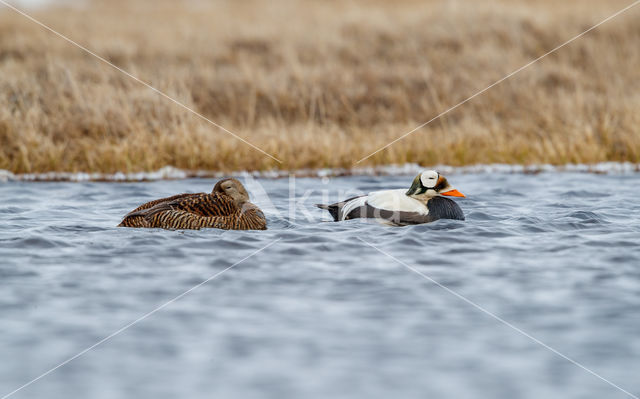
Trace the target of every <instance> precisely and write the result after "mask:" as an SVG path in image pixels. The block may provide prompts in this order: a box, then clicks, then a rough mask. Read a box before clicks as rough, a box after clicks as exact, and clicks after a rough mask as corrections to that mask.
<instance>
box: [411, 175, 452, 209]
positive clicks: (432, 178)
mask: <svg viewBox="0 0 640 399" xmlns="http://www.w3.org/2000/svg"><path fill="white" fill-rule="evenodd" d="M406 194H407V195H408V196H409V197H411V198H415V199H417V200H423V201H424V200H429V199H431V198H433V197H435V196H438V195H445V196H448V197H464V194H462V193H461V192H460V191H458V190H456V189H455V188H453V187H452V186H451V185H450V184H449V182H448V181H447V179H445V177H444V176H442V175H440V173H438V172H436V171H435V170H427V171H424V172H422V173H420V174H419V175H418V176H416V178H415V179H413V183H412V184H411V187H410V188H409V190H408V191H407V192H406Z"/></svg>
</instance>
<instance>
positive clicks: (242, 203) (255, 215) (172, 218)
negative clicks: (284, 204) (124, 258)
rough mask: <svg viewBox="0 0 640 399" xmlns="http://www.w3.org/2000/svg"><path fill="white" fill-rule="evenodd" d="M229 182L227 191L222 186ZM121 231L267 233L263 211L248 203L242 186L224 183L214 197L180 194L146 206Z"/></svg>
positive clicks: (126, 220)
mask: <svg viewBox="0 0 640 399" xmlns="http://www.w3.org/2000/svg"><path fill="white" fill-rule="evenodd" d="M230 180H232V182H231V183H232V185H229V186H228V188H227V186H225V184H222V185H221V183H223V182H229V181H230ZM238 185H239V186H238ZM223 186H224V187H223ZM234 190H235V191H234ZM118 227H146V228H164V229H191V230H197V229H201V228H207V227H209V228H218V229H225V230H266V228H267V221H266V218H265V217H264V214H263V213H262V211H261V210H260V208H258V207H257V206H256V205H254V204H252V203H251V202H249V201H248V194H246V190H244V187H243V186H242V184H241V183H240V182H238V181H237V180H235V179H225V180H221V181H220V182H218V184H216V187H214V190H213V191H212V192H211V193H196V194H178V195H174V196H171V197H167V198H161V199H158V200H154V201H150V202H147V203H145V204H143V205H141V206H139V207H138V208H136V209H134V210H133V211H131V212H129V213H128V214H127V215H126V216H125V217H124V219H123V220H122V222H121V223H120V224H119V225H118Z"/></svg>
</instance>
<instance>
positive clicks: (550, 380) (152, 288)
mask: <svg viewBox="0 0 640 399" xmlns="http://www.w3.org/2000/svg"><path fill="white" fill-rule="evenodd" d="M447 177H448V178H449V181H450V182H451V183H452V184H453V185H454V186H456V188H458V189H459V190H460V191H462V192H464V193H465V194H466V195H467V196H468V198H467V199H461V200H458V201H457V202H458V203H459V204H460V206H461V207H462V209H463V210H464V212H465V214H466V216H467V220H466V221H464V222H461V221H446V220H441V221H438V222H435V223H432V224H429V225H420V226H411V227H389V226H384V225H381V224H378V223H370V222H363V221H361V220H354V221H348V222H342V223H332V222H326V221H323V220H321V217H322V216H323V215H324V214H323V211H321V210H319V209H315V208H312V207H310V205H312V204H314V203H316V202H321V201H322V200H323V196H325V195H324V194H323V190H330V191H329V194H330V199H332V200H336V199H338V198H339V197H343V196H344V195H348V194H353V193H354V192H355V190H361V191H365V192H366V191H371V190H376V189H384V188H402V187H408V186H409V184H410V182H411V180H412V178H413V176H396V177H345V178H333V179H330V180H328V181H327V180H326V179H325V180H321V179H297V180H296V181H295V182H292V181H289V180H287V179H279V180H257V181H248V182H247V186H248V188H249V189H250V191H251V193H252V195H253V197H254V198H255V202H256V203H258V204H259V205H260V206H262V207H263V209H265V213H266V214H267V217H268V219H269V230H268V231H266V232H238V231H221V230H213V229H210V230H202V231H163V230H136V229H123V228H115V226H116V225H117V224H118V223H119V221H120V218H121V216H122V215H124V214H125V213H126V212H128V211H129V210H131V209H132V208H134V207H135V206H137V205H138V204H140V203H142V202H144V201H147V200H150V199H154V198H158V197H162V196H167V195H171V194H175V193H179V192H199V191H209V190H211V187H212V186H213V184H214V183H215V181H214V180H179V181H159V182H151V183H20V182H12V183H4V184H0V221H1V228H0V324H1V328H0V359H1V360H0V397H2V396H4V395H6V394H8V393H10V392H12V391H13V390H15V389H16V388H18V387H20V386H22V385H23V384H25V383H27V382H29V381H30V380H32V379H34V378H36V377H38V376H39V375H41V374H42V373H44V372H46V371H48V370H50V369H52V368H53V367H55V366H57V365H58V364H60V363H62V362H63V361H65V360H67V359H69V358H70V357H72V356H74V355H76V354H78V353H79V352H81V351H83V350H84V349H86V348H88V347H90V346H92V345H94V344H96V343H97V342H99V341H100V340H102V339H104V338H105V337H109V336H110V335H111V334H112V333H114V332H117V331H118V330H119V329H121V328H123V327H125V326H127V325H129V324H130V323H132V322H134V321H136V320H138V319H139V318H141V317H143V316H146V317H145V318H144V319H142V320H140V321H139V322H137V323H136V324H134V325H132V326H131V327H130V328H127V329H125V330H124V331H122V332H121V333H119V334H117V335H114V336H112V337H111V338H109V339H108V340H106V341H104V342H103V343H101V344H100V345H98V346H96V347H95V348H93V349H92V350H90V351H88V352H86V353H84V354H82V355H81V356H79V357H78V358H76V359H74V360H72V361H70V362H69V363H67V364H65V365H63V366H61V367H59V368H58V369H56V370H54V371H52V372H51V373H50V374H48V375H46V376H44V377H43V378H41V379H40V380H38V381H36V382H34V383H33V384H31V385H29V386H27V387H25V388H24V389H22V390H20V391H18V392H16V393H15V394H14V395H13V396H12V397H15V398H36V397H38V398H45V397H46V398H65V399H66V398H117V397H122V398H123V397H129V398H176V397H180V398H211V397H221V398H286V397H305V398H309V397H318V398H319V397H323V398H325V397H345V398H346V397H348V398H355V397H360V398H389V397H398V398H418V397H419V398H434V397H442V398H444V397H447V398H516V397H517V398H551V397H557V398H605V397H606V398H623V397H627V396H626V395H625V394H624V393H623V392H621V391H620V390H618V389H616V388H615V387H613V386H612V385H610V384H608V383H607V382H605V381H603V380H602V379H599V378H598V377H596V376H594V375H592V374H590V373H589V372H587V371H585V370H584V369H582V368H580V367H578V366H576V365H575V364H573V363H571V362H570V361H568V360H567V359H565V358H563V357H561V356H560V355H558V354H557V353H554V352H552V351H551V350H550V349H548V348H545V347H543V346H542V345H540V343H536V342H534V341H533V340H532V339H531V338H529V337H526V336H524V335H523V334H521V333H520V332H518V331H515V330H514V329H513V328H511V327H509V326H507V325H505V324H503V323H501V322H500V321H498V320H496V319H495V318H493V317H491V316H490V315H489V314H487V313H485V312H483V311H481V310H480V309H479V308H482V309H484V310H486V311H487V312H489V313H492V314H494V315H496V316H497V317H499V318H502V319H503V320H505V321H506V322H508V323H511V324H512V325H513V326H515V327H517V328H519V329H521V330H522V331H523V332H526V334H530V335H531V336H532V337H535V338H536V339H538V340H540V341H541V342H543V343H544V344H545V345H548V346H549V347H552V348H554V349H555V350H557V351H558V352H560V353H562V354H563V355H565V356H567V357H569V358H571V359H573V360H574V361H576V362H579V363H580V364H581V365H583V366H584V367H586V368H588V369H590V370H592V371H593V372H594V373H596V374H598V375H600V376H601V377H602V378H604V379H607V380H609V381H610V382H611V383H613V384H616V385H618V386H619V387H621V388H623V389H625V390H627V391H629V392H631V393H633V394H635V395H639V394H640V378H638V376H639V375H640V334H639V332H640V249H639V246H638V239H639V237H640V201H639V200H638V194H640V189H638V183H639V182H640V175H635V174H630V175H617V176H616V175H614V176H605V175H591V174H571V173H549V174H545V173H543V174H538V175H521V174H467V175H451V176H447ZM290 189H293V190H294V192H295V194H294V195H293V196H290V195H289V192H290ZM263 190H264V191H263ZM276 240H278V241H276ZM361 240H364V241H366V242H369V243H371V244H373V245H375V246H377V247H378V248H379V249H380V250H381V251H384V252H385V253H387V254H388V255H386V254H383V253H382V252H380V251H378V250H377V249H375V248H373V247H371V246H369V245H368V244H367V243H365V242H363V241H361ZM265 246H268V247H267V248H266V249H263V250H262V251H260V252H258V253H255V252H256V251H258V250H260V249H262V248H264V247H265ZM247 257H249V258H247ZM245 258H246V259H245ZM394 258H395V259H394ZM243 259H245V260H244V261H242V262H240V263H238V264H236V263H237V262H239V261H241V260H243ZM234 264H236V265H235V266H233V267H232V268H231V269H228V270H226V271H224V269H225V268H228V267H229V266H232V265H234ZM223 271H224V272H223ZM220 272H223V273H222V274H218V273H220ZM212 276H216V277H214V278H213V279H211V280H210V281H208V282H206V283H205V284H203V285H201V286H199V287H197V288H195V289H194V290H192V291H190V292H188V293H187V294H186V295H184V296H182V297H180V298H179V299H177V300H176V301H174V302H173V303H170V304H168V305H167V306H165V307H163V308H161V309H159V310H157V312H154V313H152V314H149V312H152V311H153V310H154V309H157V308H158V307H159V306H161V305H163V304H165V303H167V301H169V300H171V299H172V298H175V297H176V296H179V295H180V294H182V293H184V292H186V291H187V290H189V289H191V288H192V287H194V286H196V285H197V284H199V283H201V282H203V281H205V280H207V279H209V278H210V277H212ZM436 282H437V283H438V284H441V285H442V286H439V285H438V284H437V283H436ZM443 286H444V287H446V288H448V289H449V290H451V291H448V290H447V289H445V288H443ZM456 294H457V295H460V296H461V297H459V296H456ZM462 297H463V298H465V299H466V300H468V301H469V302H467V301H465V299H463V298H462ZM470 302H472V303H473V304H476V305H477V306H478V307H475V306H474V305H472V304H471V303H470Z"/></svg>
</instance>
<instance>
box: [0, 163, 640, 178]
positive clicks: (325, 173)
mask: <svg viewBox="0 0 640 399" xmlns="http://www.w3.org/2000/svg"><path fill="white" fill-rule="evenodd" d="M425 169H434V170H438V171H440V172H442V173H444V174H447V175H453V174H471V173H506V174H518V173H521V174H531V173H562V172H564V173H593V174H631V173H638V172H640V163H632V162H599V163H594V164H565V165H551V164H531V165H511V164H475V165H467V166H449V165H432V166H422V165H418V164H415V163H407V164H403V165H382V166H371V167H360V168H351V169H346V168H319V169H297V170H293V171H289V170H264V171H259V170H256V171H234V172H221V171H214V170H185V169H179V168H175V167H173V166H165V167H163V168H160V169H158V170H156V171H152V172H135V173H124V172H117V173H85V172H77V173H71V172H44V173H19V174H14V173H12V172H10V171H8V170H4V169H0V183H8V182H77V183H82V182H144V181H159V180H183V179H213V178H222V177H225V176H231V177H240V178H242V177H248V176H251V177H254V178H262V179H280V178H285V177H289V176H295V177H300V178H304V177H311V178H325V177H341V176H400V175H411V174H417V173H419V172H421V171H423V170H425Z"/></svg>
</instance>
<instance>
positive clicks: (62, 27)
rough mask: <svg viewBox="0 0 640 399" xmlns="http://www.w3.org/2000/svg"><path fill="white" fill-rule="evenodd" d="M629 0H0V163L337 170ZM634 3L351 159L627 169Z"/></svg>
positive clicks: (636, 111) (636, 155) (638, 154)
mask: <svg viewBox="0 0 640 399" xmlns="http://www.w3.org/2000/svg"><path fill="white" fill-rule="evenodd" d="M630 3H631V1H630V0H628V1H621V0H608V1H601V0H567V1H551V0H539V1H535V2H531V1H526V0H489V1H482V2H479V1H475V0H457V1H456V0H416V1H412V0H403V1H399V2H398V1H394V2H387V1H379V2H377V1H348V2H343V1H316V0H302V1H297V2H288V1H281V2H270V1H228V2H226V1H225V2H209V1H207V2H204V1H202V2H196V1H181V2H178V1H114V0H109V1H107V0H105V1H92V2H86V3H81V4H80V5H78V4H76V5H73V6H63V5H57V6H51V7H49V8H46V9H34V10H29V12H30V13H31V14H32V15H33V16H34V17H35V18H37V19H39V20H41V21H43V22H44V23H46V24H48V25H49V26H51V27H52V28H54V29H56V30H58V31H59V32H61V33H62V34H64V35H67V36H68V37H70V38H71V39H73V40H75V41H77V42H78V43H80V44H82V45H84V46H86V47H87V48H89V49H91V50H92V51H95V52H96V53H97V54H99V55H101V56H104V57H105V58H107V59H108V60H110V61H111V62H113V63H114V64H116V65H118V66H120V67H122V68H124V69H125V70H127V71H129V72H131V73H132V74H134V75H136V76H137V77H139V78H141V79H142V80H145V81H147V82H149V83H150V84H151V85H153V86H155V87H157V88H158V89H160V90H162V91H164V92H166V93H167V94H169V95H170V96H172V97H174V98H176V99H177V100H179V101H181V102H183V103H185V104H187V105H188V106H189V107H192V108H193V109H195V110H196V111H198V112H200V113H202V114H204V115H205V116H207V117H209V118H210V119H212V120H213V121H215V122H217V123H219V124H221V125H222V126H224V127H226V128H228V129H229V130H231V131H233V132H234V133H237V134H238V135H240V136H241V137H243V138H245V139H247V140H248V141H250V142H251V143H253V144H255V145H256V146H258V147H260V148H262V149H264V150H265V151H267V152H268V153H271V154H273V155H275V156H276V157H278V158H280V159H281V160H283V161H284V163H283V164H278V163H276V162H275V161H273V160H271V159H270V158H268V157H266V156H264V155H263V154H261V153H260V152H258V151H256V150H254V149H252V148H251V147H249V146H247V145H246V144H244V143H242V142H240V141H238V140H236V139H234V138H233V137H231V136H230V135H228V134H226V133H224V132H222V131H220V130H219V129H217V128H216V127H214V126H212V125H210V124H208V123H207V122H205V121H203V120H201V119H199V118H198V117H196V116H194V115H192V114H190V113H189V112H187V111H186V110H184V109H182V108H180V107H178V106H176V105H175V104H173V103H171V102H170V101H168V100H167V99H165V98H163V97H161V96H160V95H158V94H157V93H154V92H153V91H151V90H149V89H148V88H146V87H144V86H143V85H141V84H140V83H137V82H136V81H134V80H132V79H131V78H129V77H127V76H125V75H124V74H122V73H120V72H118V71H116V70H114V69H113V68H111V67H109V66H108V65H105V64H104V63H101V62H100V61H99V60H97V59H96V58H94V57H92V56H90V55H88V54H86V53H84V52H83V51H81V50H80V49H78V48H77V47H75V46H72V45H70V44H69V43H67V42H65V41H64V40H62V39H60V38H59V37H57V36H55V35H54V34H52V33H51V32H48V31H46V30H44V29H43V28H42V27H39V26H38V25H36V24H34V23H33V22H31V21H29V20H27V19H25V18H24V17H22V16H20V15H18V14H16V13H14V12H13V11H11V10H9V9H7V8H6V7H4V6H2V5H0V169H8V170H10V171H12V172H15V173H22V172H44V171H68V172H74V171H92V172H116V171H126V172H131V171H143V170H153V169H157V168H160V167H162V166H165V165H174V166H176V167H179V168H186V169H208V170H224V171H228V170H239V169H251V170H254V169H268V168H281V169H296V168H306V167H328V166H331V167H351V166H352V165H353V164H354V162H355V161H357V160H359V159H360V158H362V157H364V156H365V155H367V154H369V153H371V152H373V151H374V150H376V149H377V148H379V147H381V146H383V145H385V144H387V143H388V142H389V141H391V140H393V139H394V138H396V137H398V136H401V135H402V134H404V133H406V132H407V131H409V130H411V129H413V128H414V127H416V126H417V125H419V124H421V123H423V122H425V121H427V120H429V119H430V118H432V117H433V116H435V115H437V114H438V113H440V112H441V111H443V110H445V109H447V108H449V107H450V106H452V105H454V104H456V103H458V102H459V101H461V100H464V99H465V98H467V97H469V96H470V95H472V94H474V93H476V92H477V91H479V90H481V89H483V88H485V87H486V86H488V85H489V84H491V83H492V82H494V81H496V80H498V79H500V78H502V77H503V76H504V75H506V74H507V73H509V72H511V71H513V70H515V69H517V68H519V67H520V66H522V65H524V64H526V63H527V62H529V61H531V60H532V59H534V58H536V57H538V56H540V55H542V54H543V53H545V52H546V51H548V50H550V49H552V48H554V47H555V46H557V45H559V44H561V43H562V42H564V41H565V40H567V39H569V38H571V37H572V36H574V35H576V34H578V33H580V32H581V31H583V30H585V29H587V28H588V27H590V26H591V25H593V24H595V23H597V22H599V21H601V20H602V19H604V18H605V17H607V16H609V15H610V14H612V13H614V12H615V11H617V10H619V9H621V8H622V7H624V6H625V5H627V4H630ZM639 18H640V6H639V7H636V8H634V9H632V10H630V11H629V12H627V13H625V14H623V15H621V16H619V17H617V18H616V19H614V20H612V21H610V22H608V23H607V24H605V25H603V26H602V27H600V28H598V29H597V30H595V31H593V32H591V33H589V34H588V35H586V36H585V37H583V38H581V39H578V40H577V41H575V42H574V43H572V44H570V45H568V46H567V47H565V48H563V49H561V50H559V51H558V52H557V53H554V54H553V55H550V56H549V57H547V58H545V59H544V60H542V61H540V62H538V63H536V64H535V65H533V66H531V67H530V68H528V69H526V70H525V71H523V72H521V73H520V74H518V75H516V76H514V77H513V78H511V79H509V80H507V81H505V82H504V83H502V84H500V85H498V86H496V87H494V88H492V89H491V90H489V91H487V92H486V93H484V94H482V95H481V96H479V97H477V98H475V99H474V100H472V101H471V102H469V103H467V104H465V105H463V106H461V107H460V108H458V109H456V110H455V111H453V112H451V113H450V114H448V115H447V116H446V117H443V118H441V119H439V120H437V121H434V122H433V123H431V124H430V125H429V126H426V127H424V128H422V129H420V130H418V131H417V132H415V133H413V134H412V135H410V136H409V137H407V138H406V139H403V140H401V141H399V142H398V143H396V144H395V145H393V146H392V147H390V148H388V149H387V150H385V151H382V152H380V153H378V154H376V155H375V156H373V157H372V158H370V159H368V160H367V161H365V162H363V164H362V165H367V164H369V165H372V164H388V163H404V162H418V163H421V164H425V165H429V164H437V163H444V164H450V165H462V164H472V163H493V162H505V163H541V162H544V163H554V164H563V163H567V162H587V163H589V162H598V161H632V162H638V161H640V68H639V67H638V66H639V65H640V52H639V50H640V23H638V20H639Z"/></svg>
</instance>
